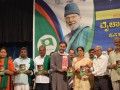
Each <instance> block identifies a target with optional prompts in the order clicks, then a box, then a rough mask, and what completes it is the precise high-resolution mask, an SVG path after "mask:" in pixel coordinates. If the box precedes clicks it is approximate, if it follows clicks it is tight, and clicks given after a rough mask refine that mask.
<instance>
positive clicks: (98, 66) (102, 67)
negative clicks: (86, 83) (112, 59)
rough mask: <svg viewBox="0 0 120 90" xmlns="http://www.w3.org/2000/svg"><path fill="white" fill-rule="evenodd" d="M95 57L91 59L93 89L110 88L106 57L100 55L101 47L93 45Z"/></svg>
mask: <svg viewBox="0 0 120 90" xmlns="http://www.w3.org/2000/svg"><path fill="white" fill-rule="evenodd" d="M95 55H96V58H95V59H94V60H93V68H94V71H93V72H92V73H93V75H94V76H95V77H94V81H95V82H94V90H110V88H109V77H108V70H107V66H108V57H107V56H104V55H102V47H101V46H96V47H95Z"/></svg>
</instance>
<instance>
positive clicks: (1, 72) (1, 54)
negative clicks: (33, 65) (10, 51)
mask: <svg viewBox="0 0 120 90" xmlns="http://www.w3.org/2000/svg"><path fill="white" fill-rule="evenodd" d="M13 71H14V65H13V60H11V59H8V58H7V51H6V48H4V47H2V48H0V90H11V89H10V88H11V87H10V85H11V84H10V75H13V74H14V73H13Z"/></svg>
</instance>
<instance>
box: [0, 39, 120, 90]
mask: <svg viewBox="0 0 120 90" xmlns="http://www.w3.org/2000/svg"><path fill="white" fill-rule="evenodd" d="M114 46H115V48H114V49H113V48H111V47H109V48H108V49H107V52H108V55H104V54H102V47H101V46H96V47H95V48H94V49H90V50H89V51H88V52H89V57H87V56H86V55H85V52H84V48H83V47H81V46H79V47H77V50H74V49H70V50H69V52H68V53H66V52H65V50H66V47H67V44H66V42H60V43H59V46H58V52H52V53H51V55H46V47H45V46H43V45H41V46H40V47H39V56H37V57H36V58H35V59H34V60H33V59H31V58H28V56H27V53H28V52H27V49H26V48H25V47H22V48H21V49H20V55H19V57H18V58H16V59H15V60H12V59H11V58H9V57H7V50H6V48H4V47H2V48H0V90H1V89H2V90H30V85H32V86H34V87H35V88H34V89H35V90H120V38H118V37H116V38H115V39H114ZM75 53H77V54H75ZM75 55H76V56H75ZM33 75H34V76H35V78H34V83H33V82H32V78H31V77H32V76H33ZM11 76H12V77H13V78H12V81H13V85H12V84H11V83H10V82H11ZM33 84H34V85H33ZM11 87H12V89H11Z"/></svg>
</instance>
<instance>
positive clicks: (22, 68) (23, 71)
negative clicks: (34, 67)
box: [19, 64, 26, 74]
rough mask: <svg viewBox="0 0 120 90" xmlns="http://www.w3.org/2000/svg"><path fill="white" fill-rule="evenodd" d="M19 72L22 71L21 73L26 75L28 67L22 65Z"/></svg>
mask: <svg viewBox="0 0 120 90" xmlns="http://www.w3.org/2000/svg"><path fill="white" fill-rule="evenodd" d="M19 70H20V73H22V74H24V73H25V71H26V66H25V64H20V66H19Z"/></svg>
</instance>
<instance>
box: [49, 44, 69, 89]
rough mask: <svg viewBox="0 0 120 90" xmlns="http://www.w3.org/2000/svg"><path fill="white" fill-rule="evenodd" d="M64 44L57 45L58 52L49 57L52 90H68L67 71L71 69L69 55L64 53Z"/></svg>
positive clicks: (65, 45)
mask: <svg viewBox="0 0 120 90" xmlns="http://www.w3.org/2000/svg"><path fill="white" fill-rule="evenodd" d="M66 47H67V44H66V42H60V43H59V51H58V52H54V53H53V54H52V55H51V64H50V65H51V68H52V70H53V73H52V89H53V90H68V87H67V69H68V68H69V67H71V60H70V57H69V54H67V53H65V49H66Z"/></svg>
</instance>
